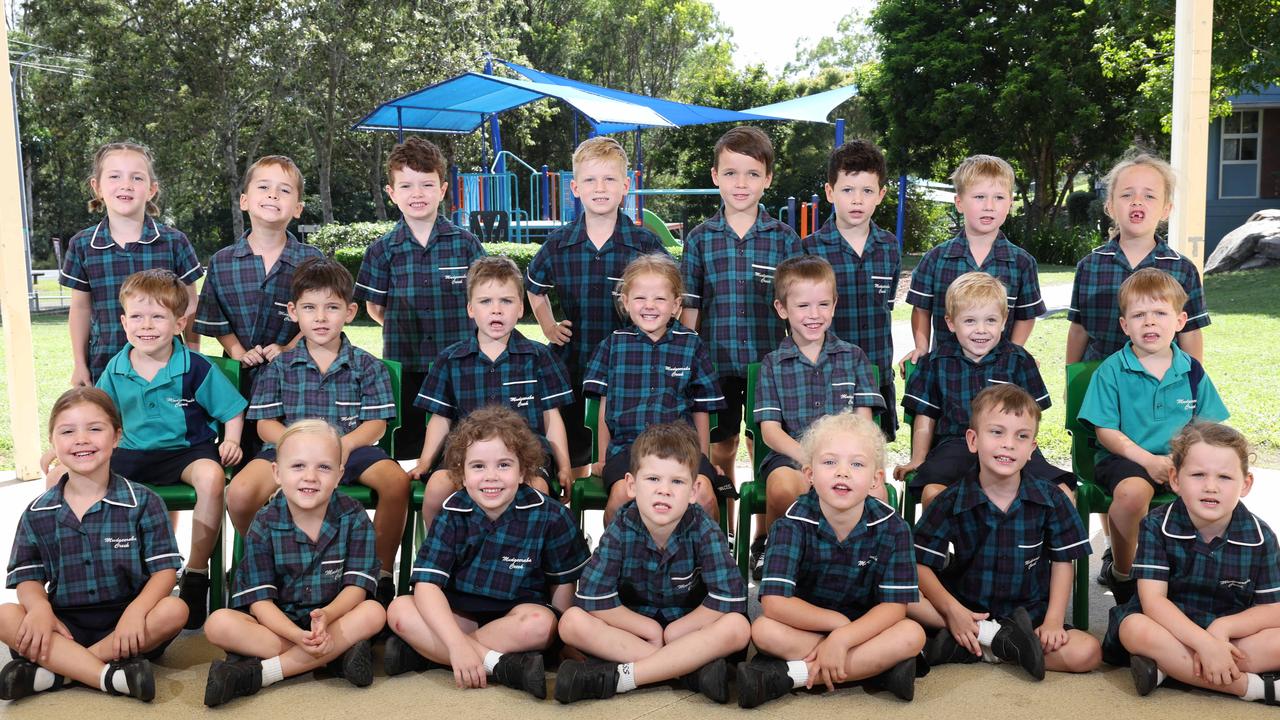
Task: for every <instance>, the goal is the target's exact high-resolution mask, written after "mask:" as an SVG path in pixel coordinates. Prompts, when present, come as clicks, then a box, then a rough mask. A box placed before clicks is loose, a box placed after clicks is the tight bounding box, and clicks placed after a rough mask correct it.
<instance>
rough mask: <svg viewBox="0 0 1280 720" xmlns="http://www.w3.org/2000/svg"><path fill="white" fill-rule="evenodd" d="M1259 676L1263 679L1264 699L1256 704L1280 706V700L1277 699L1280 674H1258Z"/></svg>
mask: <svg viewBox="0 0 1280 720" xmlns="http://www.w3.org/2000/svg"><path fill="white" fill-rule="evenodd" d="M1258 676H1259V677H1261V678H1262V683H1263V685H1262V692H1263V697H1262V699H1260V700H1255V701H1254V702H1260V703H1262V704H1264V705H1280V698H1277V697H1276V681H1277V680H1280V673H1276V672H1265V673H1258Z"/></svg>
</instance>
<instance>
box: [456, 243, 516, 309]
mask: <svg viewBox="0 0 1280 720" xmlns="http://www.w3.org/2000/svg"><path fill="white" fill-rule="evenodd" d="M487 282H495V283H508V282H509V283H514V284H515V286H516V295H518V296H519V297H520V298H521V302H524V275H521V274H520V268H518V267H516V264H515V262H514V261H512V260H511V258H507V257H502V256H501V255H485V256H483V257H478V258H476V259H475V260H472V261H471V267H470V268H467V300H468V301H470V300H471V293H473V292H475V289H476V288H477V287H479V286H480V285H482V284H484V283H487Z"/></svg>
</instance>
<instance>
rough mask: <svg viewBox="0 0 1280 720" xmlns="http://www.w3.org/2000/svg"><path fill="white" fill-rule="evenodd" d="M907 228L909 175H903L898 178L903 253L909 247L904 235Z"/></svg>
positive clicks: (899, 231)
mask: <svg viewBox="0 0 1280 720" xmlns="http://www.w3.org/2000/svg"><path fill="white" fill-rule="evenodd" d="M906 227H907V174H906V173H902V174H901V175H899V176H898V252H902V251H904V250H905V249H906V247H907V242H906V238H904V237H903V235H902V233H903V231H904V230H906Z"/></svg>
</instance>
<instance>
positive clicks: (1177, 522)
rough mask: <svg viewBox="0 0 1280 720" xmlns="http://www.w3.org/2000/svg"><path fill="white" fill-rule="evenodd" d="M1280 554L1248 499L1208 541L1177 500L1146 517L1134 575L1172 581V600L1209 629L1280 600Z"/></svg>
mask: <svg viewBox="0 0 1280 720" xmlns="http://www.w3.org/2000/svg"><path fill="white" fill-rule="evenodd" d="M1278 557H1280V546H1277V543H1276V535H1275V533H1274V532H1272V531H1271V527H1270V526H1269V525H1267V524H1266V523H1264V522H1262V521H1261V520H1260V519H1258V518H1257V517H1256V516H1255V515H1254V514H1253V513H1251V512H1249V509H1248V508H1246V507H1245V506H1244V503H1237V504H1236V509H1235V510H1234V511H1233V512H1232V513H1231V522H1230V524H1228V525H1227V530H1226V532H1224V533H1223V534H1222V535H1220V536H1218V537H1216V538H1214V539H1213V540H1211V541H1209V542H1205V541H1204V540H1203V539H1201V538H1200V534H1199V532H1198V531H1197V530H1196V527H1195V525H1193V524H1192V523H1191V516H1190V515H1189V514H1188V513H1187V506H1186V504H1185V503H1184V502H1183V501H1182V498H1178V499H1177V500H1174V501H1173V502H1172V503H1171V504H1169V505H1166V506H1165V507H1163V508H1156V509H1155V510H1152V511H1151V512H1149V513H1147V516H1146V517H1145V518H1143V519H1142V526H1141V528H1140V530H1139V532H1138V554H1137V556H1136V557H1135V558H1134V561H1133V577H1135V578H1137V579H1139V580H1159V581H1160V582H1165V583H1168V584H1169V588H1168V598H1169V601H1170V602H1172V603H1173V604H1174V605H1177V606H1178V609H1179V610H1181V611H1182V614H1183V615H1186V616H1187V617H1188V618H1190V620H1191V621H1192V622H1194V623H1195V624H1197V625H1199V626H1200V627H1208V626H1209V623H1211V622H1213V621H1214V620H1216V619H1217V618H1220V617H1223V616H1224V615H1235V614H1237V613H1241V612H1244V611H1245V610H1248V609H1249V608H1251V607H1253V606H1254V605H1265V604H1268V603H1273V602H1276V601H1280V561H1277V558H1278ZM1135 600H1136V598H1135Z"/></svg>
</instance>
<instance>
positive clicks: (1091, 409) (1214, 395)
mask: <svg viewBox="0 0 1280 720" xmlns="http://www.w3.org/2000/svg"><path fill="white" fill-rule="evenodd" d="M1119 300H1120V327H1121V329H1123V330H1124V333H1125V335H1128V336H1129V342H1127V343H1125V346H1124V347H1123V348H1121V349H1120V351H1119V352H1116V353H1114V354H1112V355H1111V356H1110V357H1108V358H1107V359H1106V360H1104V361H1102V365H1100V366H1099V367H1098V370H1097V372H1096V373H1094V375H1093V379H1092V381H1091V382H1090V383H1089V390H1088V392H1086V393H1085V396H1084V403H1083V404H1082V405H1081V407H1080V416H1079V417H1080V422H1082V423H1086V424H1088V425H1090V426H1092V427H1093V428H1094V430H1095V431H1097V433H1098V443H1099V444H1100V445H1101V446H1102V447H1100V448H1099V449H1098V452H1097V457H1096V463H1095V465H1094V478H1095V480H1096V481H1097V483H1098V484H1099V485H1101V486H1103V487H1105V488H1107V489H1108V490H1109V491H1110V492H1111V496H1112V500H1111V509H1110V511H1108V513H1107V518H1108V519H1109V520H1110V522H1111V553H1112V558H1113V559H1112V564H1111V567H1110V568H1109V569H1107V568H1104V572H1103V576H1104V577H1106V578H1107V579H1108V581H1109V582H1108V584H1109V585H1110V586H1111V590H1112V593H1113V594H1114V595H1115V599H1116V603H1117V604H1120V603H1124V602H1127V601H1128V599H1129V598H1130V597H1132V596H1133V593H1134V591H1135V589H1136V587H1137V582H1136V581H1135V580H1134V579H1132V578H1131V577H1130V576H1129V571H1130V570H1131V569H1132V567H1133V557H1134V554H1135V553H1136V551H1137V542H1138V525H1139V523H1141V522H1142V518H1143V516H1145V515H1146V514H1147V506H1148V505H1150V503H1151V498H1152V497H1154V496H1155V493H1156V490H1157V489H1158V488H1161V487H1162V486H1163V485H1164V484H1165V483H1167V482H1168V481H1169V475H1170V472H1171V471H1172V469H1173V463H1172V461H1171V460H1170V458H1169V440H1170V439H1171V438H1172V437H1173V436H1174V435H1176V434H1177V433H1178V431H1179V430H1181V429H1182V428H1183V426H1185V425H1186V424H1187V423H1189V422H1191V421H1193V420H1212V421H1219V422H1220V421H1222V420H1225V419H1226V418H1227V415H1228V413H1227V408H1226V406H1224V405H1223V404H1222V399H1221V398H1219V397H1218V391H1217V389H1216V388H1214V386H1213V382H1212V381H1210V380H1209V377H1208V376H1207V375H1205V372H1204V367H1203V366H1202V365H1201V364H1200V362H1199V361H1198V360H1196V359H1195V358H1193V357H1191V356H1190V355H1188V354H1186V353H1185V352H1183V351H1182V349H1181V348H1179V347H1178V346H1177V345H1175V344H1174V342H1173V339H1174V336H1175V335H1176V334H1177V333H1178V332H1179V331H1180V330H1182V328H1183V326H1184V325H1185V324H1186V322H1187V313H1186V312H1185V311H1184V310H1183V306H1184V305H1185V304H1186V302H1187V293H1186V291H1185V290H1183V289H1182V285H1181V284H1180V283H1178V281H1177V280H1175V279H1174V278H1173V276H1171V275H1169V273H1167V272H1164V271H1163V270H1158V269H1156V268H1144V269H1142V270H1139V271H1138V272H1136V273H1134V274H1133V275H1131V276H1129V279H1128V280H1125V281H1124V282H1123V283H1122V284H1121V285H1120V297H1119Z"/></svg>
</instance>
